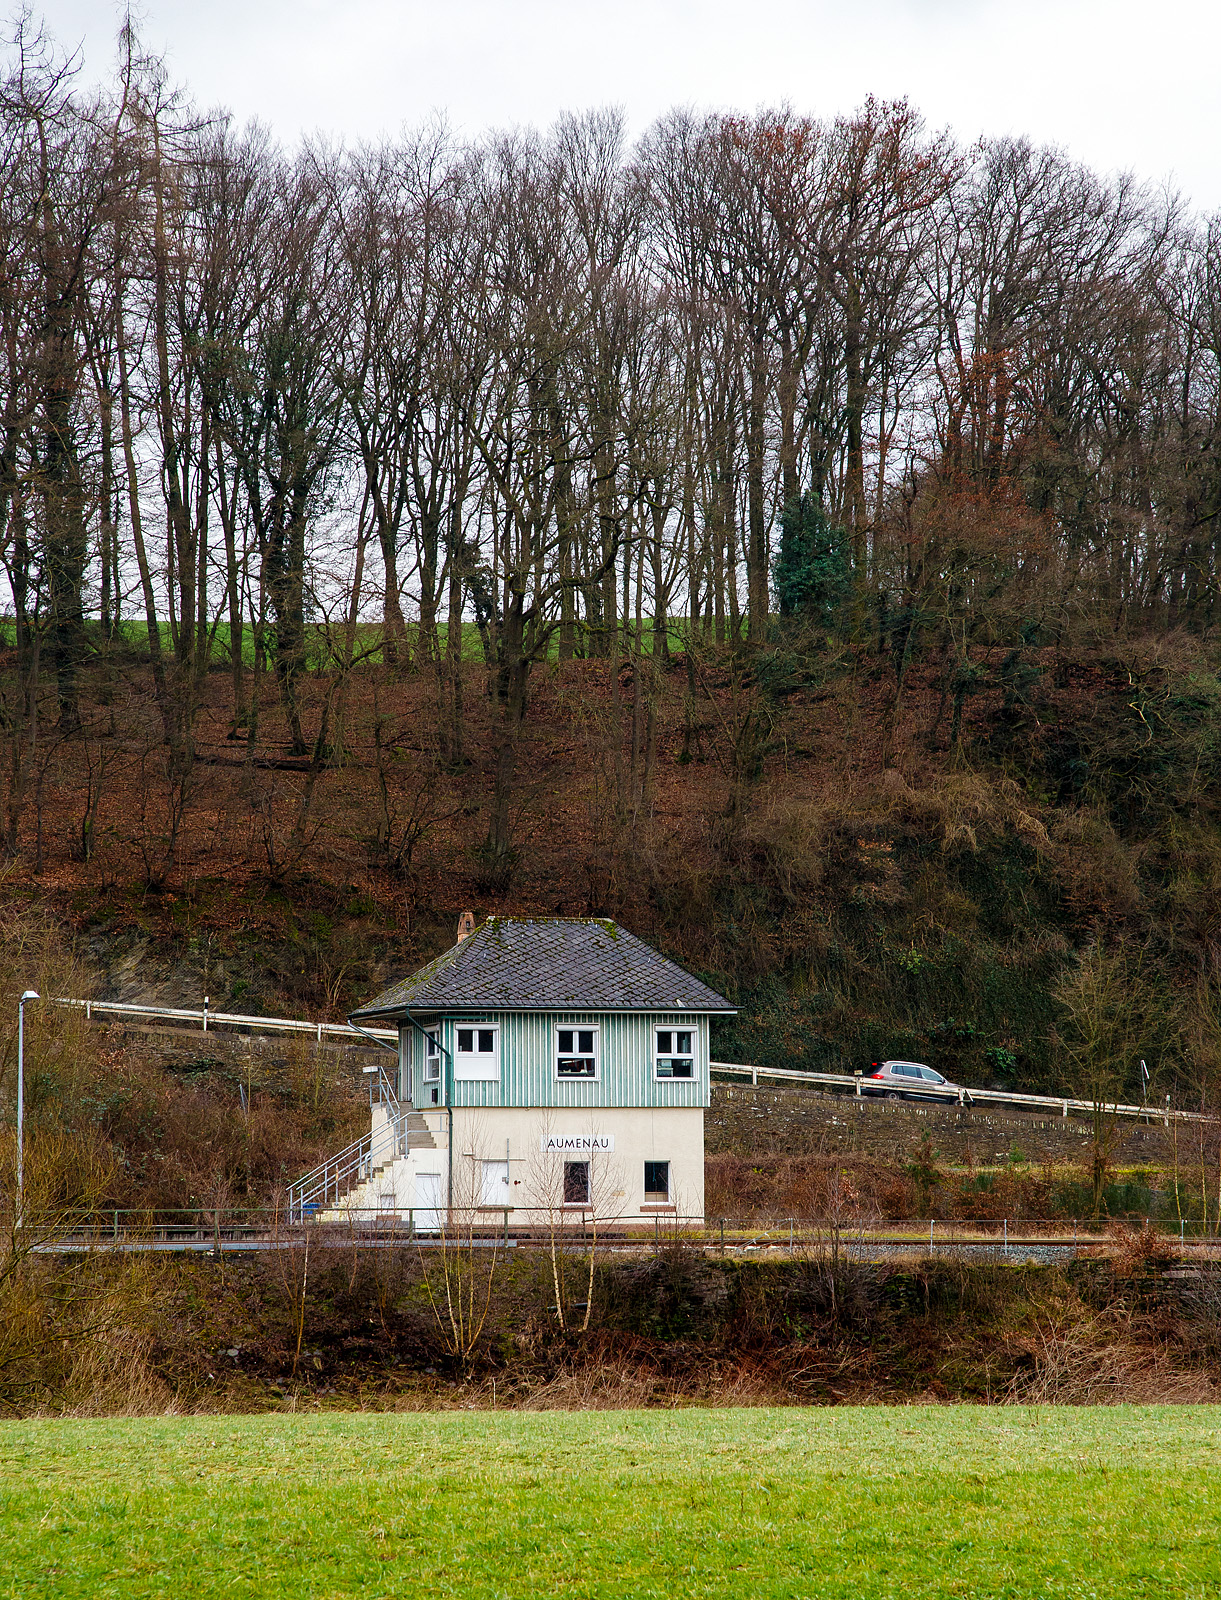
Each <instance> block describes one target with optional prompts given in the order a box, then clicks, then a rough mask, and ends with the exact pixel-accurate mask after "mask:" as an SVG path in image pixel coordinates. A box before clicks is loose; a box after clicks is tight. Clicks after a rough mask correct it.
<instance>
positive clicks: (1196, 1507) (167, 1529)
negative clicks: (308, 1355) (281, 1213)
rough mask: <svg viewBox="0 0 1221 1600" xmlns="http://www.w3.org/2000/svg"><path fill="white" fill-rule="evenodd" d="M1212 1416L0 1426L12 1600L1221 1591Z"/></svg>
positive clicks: (1155, 1410) (3, 1557)
mask: <svg viewBox="0 0 1221 1600" xmlns="http://www.w3.org/2000/svg"><path fill="white" fill-rule="evenodd" d="M1217 1442H1218V1418H1217V1415H1216V1413H1215V1412H1214V1411H1212V1410H1210V1409H1208V1408H1206V1407H1199V1408H1188V1407H1169V1406H1167V1407H1149V1408H1141V1407H1114V1408H1107V1409H1092V1410H1069V1409H1063V1410H1056V1411H1048V1410H1030V1409H1015V1408H982V1407H981V1408H949V1407H946V1408H940V1407H937V1408H923V1407H918V1408H914V1409H891V1410H882V1409H868V1410H860V1409H850V1408H843V1409H838V1410H736V1411H735V1410H717V1411H695V1410H692V1411H680V1412H595V1413H556V1412H552V1413H547V1414H527V1413H521V1412H518V1413H488V1412H466V1413H454V1412H450V1413H444V1414H411V1415H403V1414H399V1415H392V1414H381V1415H378V1414H369V1413H366V1414H361V1415H353V1414H337V1413H322V1414H317V1415H310V1416H305V1415H300V1414H298V1415H283V1414H282V1415H278V1416H272V1417H266V1416H264V1417H191V1418H185V1419H155V1420H137V1421H132V1420H120V1421H39V1422H28V1423H11V1424H5V1425H4V1426H3V1427H0V1459H2V1463H3V1464H2V1465H0V1574H4V1575H5V1577H3V1578H0V1594H4V1595H9V1594H11V1595H20V1596H22V1597H23V1600H32V1597H34V1596H43V1595H46V1596H52V1595H53V1596H55V1597H56V1600H71V1597H73V1596H85V1595H88V1596H91V1597H92V1596H154V1595H163V1594H164V1595H169V1594H174V1595H183V1594H188V1595H191V1596H192V1597H195V1600H204V1597H207V1596H212V1595H218V1596H219V1595H226V1596H232V1595H251V1596H255V1595H257V1596H260V1597H264V1600H274V1597H279V1596H285V1597H288V1596H293V1597H301V1600H305V1597H324V1596H326V1597H330V1596H340V1595H343V1596H347V1595H369V1596H392V1595H417V1594H418V1595H435V1596H446V1595H468V1596H469V1595H479V1596H506V1597H507V1596H514V1597H522V1600H524V1597H527V1596H534V1595H540V1594H548V1595H571V1596H610V1595H615V1596H621V1595H622V1596H658V1597H665V1600H677V1597H679V1596H684V1597H686V1596H706V1595H707V1596H714V1595H715V1596H722V1595H724V1596H730V1595H732V1596H751V1597H762V1596H776V1597H777V1600H779V1597H784V1600H793V1597H798V1596H820V1597H821V1596H836V1597H840V1596H842V1597H844V1600H863V1597H870V1596H904V1597H905V1600H907V1597H913V1596H916V1595H919V1596H921V1597H935V1596H955V1597H957V1596H971V1597H973V1600H989V1597H997V1600H1001V1597H1005V1600H1012V1597H1024V1596H1032V1597H1033V1596H1039V1597H1046V1596H1058V1595H1071V1596H1091V1597H1104V1596H1116V1597H1120V1596H1122V1597H1124V1600H1134V1597H1141V1596H1150V1595H1165V1596H1171V1595H1173V1596H1175V1597H1177V1600H1183V1597H1193V1596H1204V1595H1212V1594H1215V1593H1217V1592H1218V1591H1219V1590H1221V1546H1219V1542H1218V1540H1217V1537H1216V1529H1217V1506H1218V1504H1221V1469H1219V1467H1218V1460H1219V1458H1218V1453H1217V1448H1216V1446H1217Z"/></svg>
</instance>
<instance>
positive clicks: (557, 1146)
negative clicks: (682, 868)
mask: <svg viewBox="0 0 1221 1600" xmlns="http://www.w3.org/2000/svg"><path fill="white" fill-rule="evenodd" d="M733 1014H734V1010H733V1007H732V1006H731V1005H730V1004H729V1002H728V1001H727V1000H725V999H724V998H723V997H722V996H721V995H719V994H717V993H716V992H715V991H714V990H712V989H710V988H708V986H707V985H706V984H703V983H701V982H700V981H699V980H698V979H697V978H693V977H692V976H691V975H690V973H688V972H685V971H683V969H682V968H681V967H679V966H677V965H676V964H675V963H674V962H673V961H669V960H667V959H666V958H665V957H664V956H661V955H658V953H657V952H656V951H655V950H652V949H650V947H649V946H648V945H647V944H644V943H643V942H642V941H641V940H640V939H637V938H636V937H635V936H634V935H632V934H630V933H628V932H627V930H626V929H624V928H621V927H619V926H618V925H617V924H616V923H614V922H611V921H607V920H603V919H600V918H560V917H545V918H544V917H489V918H488V920H487V921H485V922H484V923H483V924H482V925H481V926H479V927H475V925H474V919H473V917H471V916H470V914H469V913H468V914H466V915H465V916H464V917H463V919H462V922H461V923H460V924H459V938H458V942H457V944H455V945H454V947H453V948H452V949H450V950H447V951H446V952H445V953H444V954H443V955H441V956H438V957H437V958H436V960H434V961H431V962H430V963H429V964H428V965H427V966H425V967H422V968H421V969H420V970H419V971H418V972H416V973H415V974H413V975H412V976H411V977H409V978H406V979H404V980H403V981H402V982H400V983H397V984H395V985H393V986H392V987H391V988H389V989H387V990H386V991H385V992H384V993H383V994H381V995H379V996H378V997H377V998H376V999H375V1000H371V1001H370V1002H369V1003H368V1004H367V1005H364V1006H362V1007H361V1008H360V1009H359V1010H358V1011H355V1012H353V1014H352V1016H351V1019H350V1020H351V1021H352V1022H353V1023H356V1024H359V1025H361V1026H365V1027H370V1026H378V1027H379V1028H388V1027H389V1028H397V1029H398V1038H399V1043H398V1072H397V1082H396V1083H395V1084H394V1086H393V1087H394V1093H393V1094H390V1093H388V1094H387V1095H385V1096H384V1097H383V1098H384V1101H386V1102H389V1103H383V1104H379V1105H376V1106H375V1107H374V1110H373V1117H374V1127H373V1130H372V1139H373V1145H374V1146H375V1147H376V1148H375V1149H374V1155H373V1159H372V1160H371V1162H370V1163H369V1164H368V1165H367V1166H366V1168H365V1172H366V1173H367V1176H365V1177H364V1178H363V1181H362V1182H361V1183H360V1184H359V1185H358V1186H357V1188H355V1189H353V1190H352V1191H350V1193H349V1195H348V1197H347V1199H346V1201H345V1202H344V1203H345V1204H346V1205H347V1206H349V1207H357V1208H359V1209H360V1210H362V1211H366V1210H369V1209H373V1208H376V1209H377V1210H379V1211H382V1212H385V1211H393V1212H395V1213H398V1214H403V1213H406V1212H408V1211H410V1212H411V1213H412V1214H413V1216H414V1217H415V1219H416V1221H417V1223H418V1224H421V1225H424V1226H427V1225H428V1220H429V1217H430V1216H435V1215H438V1214H440V1212H441V1211H442V1210H443V1209H444V1208H446V1207H448V1208H450V1209H453V1208H455V1207H460V1208H461V1209H462V1210H463V1211H466V1210H467V1209H468V1208H475V1209H478V1208H480V1207H482V1208H486V1209H488V1210H489V1211H502V1210H504V1209H506V1208H511V1209H512V1212H513V1213H514V1220H515V1221H524V1222H527V1223H529V1222H537V1221H539V1220H540V1219H542V1218H543V1217H545V1216H552V1217H553V1216H554V1215H555V1213H556V1212H557V1211H559V1212H571V1213H576V1214H585V1215H588V1214H589V1213H593V1214H594V1215H596V1216H598V1217H606V1218H610V1217H614V1218H617V1219H620V1220H622V1221H623V1222H630V1221H633V1220H635V1221H636V1222H639V1221H641V1220H643V1219H645V1218H647V1217H648V1216H650V1215H651V1214H654V1213H657V1212H673V1213H677V1214H679V1215H681V1216H684V1217H702V1216H703V1210H704V1112H705V1109H706V1108H707V1106H708V1097H709V1025H710V1023H711V1020H712V1018H713V1017H717V1016H732V1015H733ZM379 1152H380V1155H379ZM489 1220H490V1219H489Z"/></svg>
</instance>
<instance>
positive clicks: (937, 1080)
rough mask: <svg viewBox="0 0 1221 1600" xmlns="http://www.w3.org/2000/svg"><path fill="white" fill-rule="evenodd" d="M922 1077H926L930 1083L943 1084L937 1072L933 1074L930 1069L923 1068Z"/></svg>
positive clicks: (942, 1079)
mask: <svg viewBox="0 0 1221 1600" xmlns="http://www.w3.org/2000/svg"><path fill="white" fill-rule="evenodd" d="M923 1076H924V1077H926V1078H927V1079H928V1081H929V1082H930V1083H944V1082H945V1079H944V1078H943V1077H942V1076H941V1074H940V1073H939V1072H934V1071H933V1069H932V1067H925V1069H924V1073H923Z"/></svg>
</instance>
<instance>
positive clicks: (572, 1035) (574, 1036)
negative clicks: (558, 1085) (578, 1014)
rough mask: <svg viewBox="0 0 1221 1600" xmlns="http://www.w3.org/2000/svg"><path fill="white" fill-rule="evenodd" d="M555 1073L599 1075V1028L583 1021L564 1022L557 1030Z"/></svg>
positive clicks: (584, 1076) (585, 1077) (589, 1076)
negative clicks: (584, 1023) (587, 1024)
mask: <svg viewBox="0 0 1221 1600" xmlns="http://www.w3.org/2000/svg"><path fill="white" fill-rule="evenodd" d="M555 1075H556V1077H557V1078H584V1079H585V1080H586V1081H588V1080H590V1079H591V1078H593V1079H596V1078H597V1076H598V1030H597V1028H593V1027H588V1026H585V1025H583V1024H581V1023H576V1024H574V1025H573V1026H572V1027H569V1026H568V1024H567V1023H563V1024H561V1025H560V1026H558V1027H557V1028H556V1030H555Z"/></svg>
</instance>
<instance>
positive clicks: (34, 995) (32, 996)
mask: <svg viewBox="0 0 1221 1600" xmlns="http://www.w3.org/2000/svg"><path fill="white" fill-rule="evenodd" d="M41 998H42V996H41V995H40V994H39V993H38V990H37V989H27V990H26V992H25V993H24V994H23V995H22V997H21V999H22V1002H23V1003H24V1002H25V1001H26V1000H40V999H41Z"/></svg>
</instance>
